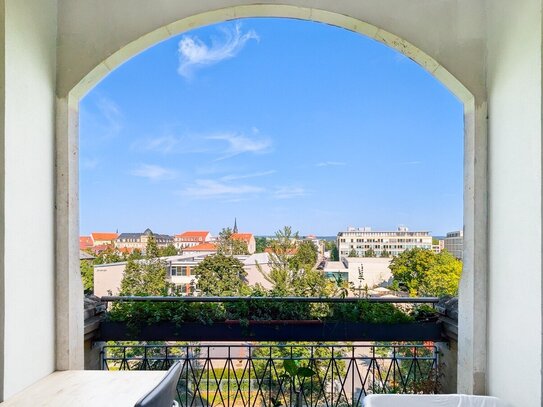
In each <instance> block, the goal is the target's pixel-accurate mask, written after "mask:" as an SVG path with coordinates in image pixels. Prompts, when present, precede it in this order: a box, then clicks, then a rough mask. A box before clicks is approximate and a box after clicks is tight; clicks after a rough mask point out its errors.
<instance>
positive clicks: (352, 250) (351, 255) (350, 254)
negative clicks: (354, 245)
mask: <svg viewBox="0 0 543 407" xmlns="http://www.w3.org/2000/svg"><path fill="white" fill-rule="evenodd" d="M347 257H358V254H357V253H356V250H355V249H351V251H350V252H349V255H348V256H347Z"/></svg>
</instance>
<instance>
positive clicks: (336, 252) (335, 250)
mask: <svg viewBox="0 0 543 407" xmlns="http://www.w3.org/2000/svg"><path fill="white" fill-rule="evenodd" d="M330 260H331V261H339V250H338V248H337V246H336V244H335V243H334V247H333V248H332V251H331V253H330Z"/></svg>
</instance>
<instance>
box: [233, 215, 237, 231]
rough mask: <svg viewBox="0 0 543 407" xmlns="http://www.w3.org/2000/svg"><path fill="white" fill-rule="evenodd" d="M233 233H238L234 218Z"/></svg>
mask: <svg viewBox="0 0 543 407" xmlns="http://www.w3.org/2000/svg"><path fill="white" fill-rule="evenodd" d="M232 232H233V233H238V220H237V219H236V218H234V230H233V231H232Z"/></svg>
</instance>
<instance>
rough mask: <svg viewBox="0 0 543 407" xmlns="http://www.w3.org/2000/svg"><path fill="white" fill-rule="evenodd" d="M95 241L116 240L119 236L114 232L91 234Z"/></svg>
mask: <svg viewBox="0 0 543 407" xmlns="http://www.w3.org/2000/svg"><path fill="white" fill-rule="evenodd" d="M91 236H92V239H93V240H95V241H96V240H115V239H117V237H118V236H119V234H117V233H112V232H94V233H91Z"/></svg>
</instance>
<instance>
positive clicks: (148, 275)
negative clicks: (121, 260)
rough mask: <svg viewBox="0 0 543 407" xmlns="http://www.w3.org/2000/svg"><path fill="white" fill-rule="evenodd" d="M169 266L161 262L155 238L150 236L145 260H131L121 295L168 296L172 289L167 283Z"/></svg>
mask: <svg viewBox="0 0 543 407" xmlns="http://www.w3.org/2000/svg"><path fill="white" fill-rule="evenodd" d="M167 271H168V265H167V264H166V262H164V261H162V260H160V258H159V250H158V246H157V244H156V240H155V238H154V236H152V235H151V236H149V238H148V240H147V247H146V249H145V258H144V259H142V260H134V259H132V258H129V259H128V261H127V263H126V267H125V269H124V273H123V279H122V280H121V289H120V295H138V296H144V295H166V294H167V293H168V292H169V290H170V289H171V286H170V284H169V283H168V282H167V281H166V275H167Z"/></svg>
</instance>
